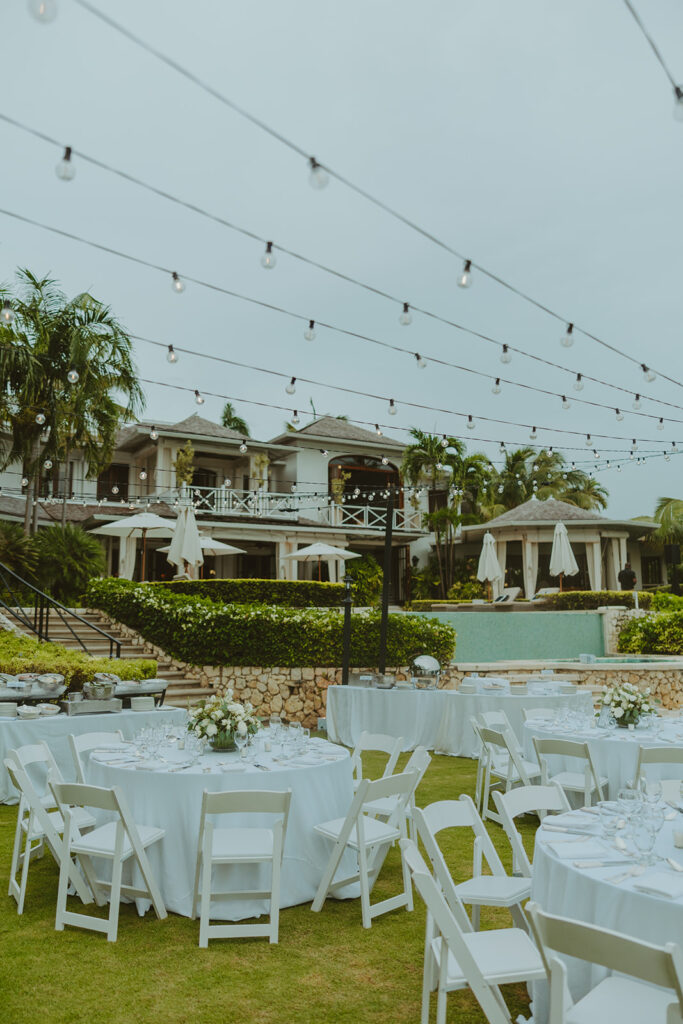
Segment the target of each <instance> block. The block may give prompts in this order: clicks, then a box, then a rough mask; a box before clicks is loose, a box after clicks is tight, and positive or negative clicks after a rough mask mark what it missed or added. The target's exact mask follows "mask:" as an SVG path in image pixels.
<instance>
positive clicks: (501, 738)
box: [479, 726, 530, 786]
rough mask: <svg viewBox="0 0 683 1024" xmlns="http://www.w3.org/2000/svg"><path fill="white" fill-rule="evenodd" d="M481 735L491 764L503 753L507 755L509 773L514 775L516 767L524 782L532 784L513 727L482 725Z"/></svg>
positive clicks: (526, 784) (525, 784)
mask: <svg viewBox="0 0 683 1024" xmlns="http://www.w3.org/2000/svg"><path fill="white" fill-rule="evenodd" d="M479 735H480V737H481V740H482V743H483V744H484V746H485V747H487V748H488V752H489V758H490V761H491V764H495V763H496V761H499V760H500V757H501V755H502V756H505V755H507V758H508V761H507V765H508V775H509V776H510V777H512V775H513V768H514V770H515V771H516V772H517V775H518V777H519V779H520V781H521V782H522V784H523V785H524V786H528V785H529V784H530V783H529V777H528V775H527V773H526V769H525V767H524V765H523V763H522V756H521V752H520V750H519V744H518V743H517V739H516V737H515V735H514V733H513V732H512V729H511V728H507V727H506V728H503V729H502V730H498V729H489V728H486V727H484V726H480V727H479Z"/></svg>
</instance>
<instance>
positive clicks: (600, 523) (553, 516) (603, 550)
mask: <svg viewBox="0 0 683 1024" xmlns="http://www.w3.org/2000/svg"><path fill="white" fill-rule="evenodd" d="M559 522H562V523H564V525H565V526H566V527H567V531H568V533H569V542H570V544H571V546H572V549H573V551H574V553H575V555H576V556H577V557H578V558H580V557H581V555H582V553H583V552H584V551H585V558H586V564H587V570H588V580H589V583H590V589H591V590H618V589H619V584H618V581H617V574H618V573H619V570H620V569H622V568H623V566H624V563H625V562H627V561H630V562H631V564H632V565H633V568H634V570H635V572H636V576H637V577H638V586H639V587H640V586H642V583H643V574H642V572H641V571H640V570H641V557H640V556H641V551H640V547H641V538H643V536H644V535H645V534H647V533H649V532H651V531H652V530H654V529H655V528H656V525H655V524H647V523H643V522H638V521H636V520H616V519H607V518H606V517H604V516H601V515H598V514H597V512H591V511H587V510H586V509H583V508H579V507H578V506H577V505H570V504H569V503H568V502H566V501H558V500H557V499H556V498H547V499H546V500H545V501H540V500H539V499H537V498H531V499H530V500H529V501H525V502H524V504H523V505H518V506H517V508H513V509H509V510H508V511H507V512H504V513H503V515H502V516H497V518H496V519H491V520H490V521H489V522H488V523H482V524H478V525H476V526H463V528H462V536H461V540H462V544H463V546H466V547H467V549H468V550H467V552H466V554H467V555H468V556H469V555H470V554H475V551H476V552H477V553H478V551H479V549H480V547H481V542H482V540H483V537H484V534H485V533H486V532H489V533H491V534H492V535H493V538H494V540H495V542H496V555H497V556H498V562H499V564H500V566H501V568H502V569H503V571H505V569H506V568H509V566H510V555H511V549H512V546H513V545H516V544H520V543H521V568H522V578H523V580H524V593H525V596H526V597H528V598H531V597H533V595H534V594H535V593H536V588H537V583H538V570H539V551H540V548H541V546H542V545H546V544H547V545H548V548H547V551H548V552H549V551H550V547H551V546H552V541H553V532H554V530H555V524H556V523H559ZM470 549H471V550H470ZM648 554H649V557H651V558H653V559H658V560H659V561H660V562H662V556H661V554H659V553H658V551H657V549H656V548H653V549H652V550H651V552H649V553H648Z"/></svg>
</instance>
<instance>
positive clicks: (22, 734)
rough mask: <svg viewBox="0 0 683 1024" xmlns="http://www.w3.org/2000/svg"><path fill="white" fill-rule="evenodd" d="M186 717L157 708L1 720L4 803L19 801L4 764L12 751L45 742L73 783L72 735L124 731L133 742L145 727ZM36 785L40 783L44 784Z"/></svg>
mask: <svg viewBox="0 0 683 1024" xmlns="http://www.w3.org/2000/svg"><path fill="white" fill-rule="evenodd" d="M1 713H2V709H1V708H0V715H1ZM186 717H187V716H186V712H185V711H183V710H182V709H181V708H171V707H168V708H155V709H154V710H153V711H117V712H112V713H109V714H104V715H67V714H65V713H64V712H61V713H60V714H59V715H52V716H50V717H49V718H48V717H43V716H42V715H41V716H40V717H39V718H33V719H30V720H22V719H20V718H2V717H0V803H13V802H14V801H15V799H16V797H15V790H14V788H13V786H12V784H11V783H10V780H9V776H8V774H7V772H6V770H5V766H4V763H3V762H4V759H5V758H6V757H7V751H8V750H12V749H14V748H15V747H23V746H25V745H26V744H28V743H40V742H41V741H42V740H44V741H45V742H46V743H47V745H48V747H49V748H50V750H51V751H52V756H53V757H54V759H55V761H56V762H57V766H58V767H59V770H60V771H61V772H62V774H63V775H64V778H65V779H67V780H68V781H72V782H73V781H75V779H76V774H75V771H74V764H73V757H72V755H71V747H70V746H69V741H68V738H67V737H68V736H69V734H70V733H72V734H73V735H78V734H80V733H84V732H115V731H116V730H117V729H120V730H121V732H122V733H123V736H124V739H132V737H133V736H134V735H135V734H136V733H137V732H138V731H139V730H140V729H142V728H143V727H144V726H147V725H158V724H159V723H160V722H164V723H168V725H183V724H184V723H185V721H186ZM36 781H37V782H38V783H40V781H41V780H38V779H37V780H36Z"/></svg>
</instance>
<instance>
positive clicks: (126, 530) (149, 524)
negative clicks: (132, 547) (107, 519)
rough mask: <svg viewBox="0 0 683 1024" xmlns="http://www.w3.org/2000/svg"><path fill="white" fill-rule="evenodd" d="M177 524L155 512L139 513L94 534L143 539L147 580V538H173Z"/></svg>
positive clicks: (143, 571)
mask: <svg viewBox="0 0 683 1024" xmlns="http://www.w3.org/2000/svg"><path fill="white" fill-rule="evenodd" d="M175 525H176V524H175V522H173V520H171V519H162V518H161V516H157V515H155V514H154V513H153V512H138V514H137V515H134V516H122V517H121V518H120V519H115V520H113V521H112V522H111V523H105V524H104V526H98V527H96V529H94V530H92V531H91V532H92V533H100V534H102V535H103V536H105V537H142V567H141V573H140V575H141V577H142V579H143V580H144V578H145V556H146V547H147V537H148V536H150V537H172V536H173V531H174V530H175Z"/></svg>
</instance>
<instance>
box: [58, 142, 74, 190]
mask: <svg viewBox="0 0 683 1024" xmlns="http://www.w3.org/2000/svg"><path fill="white" fill-rule="evenodd" d="M55 174H56V175H57V177H58V178H59V180H60V181H73V179H74V178H75V177H76V168H75V167H74V165H73V164H72V163H71V146H66V147H65V149H64V156H63V157H62V159H61V160H60V161H59V163H58V164H57V166H56V167H55Z"/></svg>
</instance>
